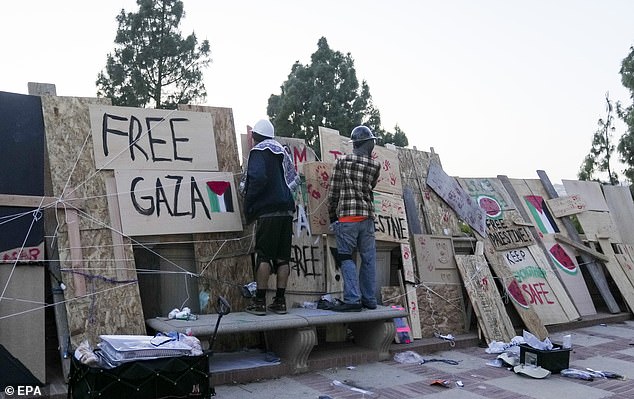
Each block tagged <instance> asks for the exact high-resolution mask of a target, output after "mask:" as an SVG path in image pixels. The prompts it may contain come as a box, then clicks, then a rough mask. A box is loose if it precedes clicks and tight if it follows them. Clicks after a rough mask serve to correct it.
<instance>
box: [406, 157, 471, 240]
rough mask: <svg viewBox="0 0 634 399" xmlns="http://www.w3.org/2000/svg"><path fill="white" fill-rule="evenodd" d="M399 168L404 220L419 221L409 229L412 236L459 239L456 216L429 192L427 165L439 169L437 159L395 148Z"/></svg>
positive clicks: (438, 158) (435, 195)
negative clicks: (423, 235) (457, 237)
mask: <svg viewBox="0 0 634 399" xmlns="http://www.w3.org/2000/svg"><path fill="white" fill-rule="evenodd" d="M397 152H398V159H399V162H400V165H401V180H402V184H403V191H404V195H405V201H406V205H407V206H408V209H407V213H408V214H407V218H408V221H409V220H414V221H418V223H416V224H413V225H410V228H412V229H414V230H412V231H413V232H415V233H417V234H420V233H426V234H433V235H448V236H451V235H459V234H460V232H461V229H460V223H459V220H458V215H457V214H456V212H454V210H453V209H451V207H450V206H449V205H447V203H446V202H445V201H444V200H443V199H442V198H440V196H438V194H436V193H435V192H434V190H432V189H431V188H430V187H429V186H428V185H427V183H425V181H426V179H427V174H428V173H427V172H428V170H429V164H430V163H431V162H436V163H438V164H439V165H440V157H439V156H438V154H436V153H434V152H424V151H416V150H411V149H407V148H397Z"/></svg>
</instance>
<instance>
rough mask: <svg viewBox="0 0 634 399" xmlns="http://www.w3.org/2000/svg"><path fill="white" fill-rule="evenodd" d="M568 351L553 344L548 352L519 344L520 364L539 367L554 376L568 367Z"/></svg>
mask: <svg viewBox="0 0 634 399" xmlns="http://www.w3.org/2000/svg"><path fill="white" fill-rule="evenodd" d="M570 350H571V349H564V348H562V347H561V345H556V344H553V349H552V350H549V351H547V350H541V349H536V348H533V347H532V346H530V345H527V344H520V363H523V364H530V365H534V366H540V367H542V368H545V369H546V370H548V371H550V372H551V373H553V374H556V373H559V372H560V371H561V370H563V369H567V368H568V367H569V364H570Z"/></svg>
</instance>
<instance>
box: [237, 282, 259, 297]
mask: <svg viewBox="0 0 634 399" xmlns="http://www.w3.org/2000/svg"><path fill="white" fill-rule="evenodd" d="M257 289H258V283H257V282H255V281H252V282H250V283H249V284H246V285H243V286H242V289H241V290H240V293H241V294H242V297H243V298H255V291H257Z"/></svg>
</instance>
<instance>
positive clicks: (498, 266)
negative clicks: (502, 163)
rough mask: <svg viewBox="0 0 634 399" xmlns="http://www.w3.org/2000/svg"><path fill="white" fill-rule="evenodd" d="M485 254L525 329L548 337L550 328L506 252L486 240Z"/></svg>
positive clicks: (542, 336) (539, 335)
mask: <svg viewBox="0 0 634 399" xmlns="http://www.w3.org/2000/svg"><path fill="white" fill-rule="evenodd" d="M509 212H515V211H509ZM484 254H485V256H486V259H487V261H488V262H489V265H491V269H493V271H494V272H495V275H496V277H497V278H498V279H500V282H501V284H502V287H503V288H504V290H505V292H506V293H507V294H508V295H509V296H510V297H511V299H513V300H512V301H511V303H512V304H513V307H514V308H515V310H516V311H517V313H518V315H519V316H520V318H521V319H522V321H523V322H524V325H525V329H526V330H528V331H530V332H531V333H532V334H533V335H535V336H536V337H538V338H539V339H540V340H543V339H545V338H546V337H548V330H546V327H545V326H544V323H543V322H542V321H541V320H540V318H539V316H538V315H537V312H535V309H534V308H533V307H532V306H531V305H530V302H529V299H528V298H526V295H524V292H522V290H521V288H520V286H519V284H518V282H517V280H516V279H515V276H514V274H513V271H512V270H511V269H510V268H509V267H508V265H507V264H506V259H505V256H504V255H503V254H504V253H502V252H498V251H496V250H495V248H494V247H493V245H491V243H490V242H489V241H488V240H484Z"/></svg>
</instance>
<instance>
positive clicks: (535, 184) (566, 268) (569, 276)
mask: <svg viewBox="0 0 634 399" xmlns="http://www.w3.org/2000/svg"><path fill="white" fill-rule="evenodd" d="M509 182H510V184H511V185H512V187H513V189H514V191H515V192H516V193H517V196H518V197H520V198H524V197H526V196H529V195H533V196H540V197H542V199H543V200H544V201H546V202H547V203H548V201H551V199H550V196H549V194H548V193H547V192H546V189H545V188H544V186H543V184H542V182H541V181H540V180H539V179H509ZM520 202H521V206H522V207H523V208H520V209H524V211H525V213H526V215H528V217H529V219H530V220H531V222H532V223H533V224H534V225H535V224H536V221H535V218H536V217H537V215H536V214H534V213H532V212H530V211H529V209H528V203H527V202H526V201H520ZM554 223H555V226H556V229H557V230H559V231H560V233H555V234H544V233H541V232H540V234H538V237H539V238H538V239H539V240H540V241H541V242H542V244H543V246H544V249H545V250H546V252H547V253H548V257H549V258H550V259H551V261H552V262H551V270H553V271H554V272H555V273H556V274H557V275H558V277H559V279H560V281H561V282H562V284H563V285H564V287H565V288H566V291H567V292H568V295H569V297H570V299H571V300H572V301H573V303H574V305H575V307H576V308H577V311H578V313H579V314H580V315H581V316H589V315H594V314H596V313H597V312H596V309H595V307H594V304H593V303H592V298H591V297H590V292H589V291H588V287H587V285H586V282H585V280H584V278H583V275H582V273H581V270H580V268H579V265H578V263H577V258H576V253H575V251H574V250H572V249H571V248H569V245H564V244H561V243H560V244H561V245H557V242H555V238H556V237H557V236H565V237H567V230H566V227H565V226H564V223H563V222H562V219H560V218H557V217H555V218H554Z"/></svg>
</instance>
